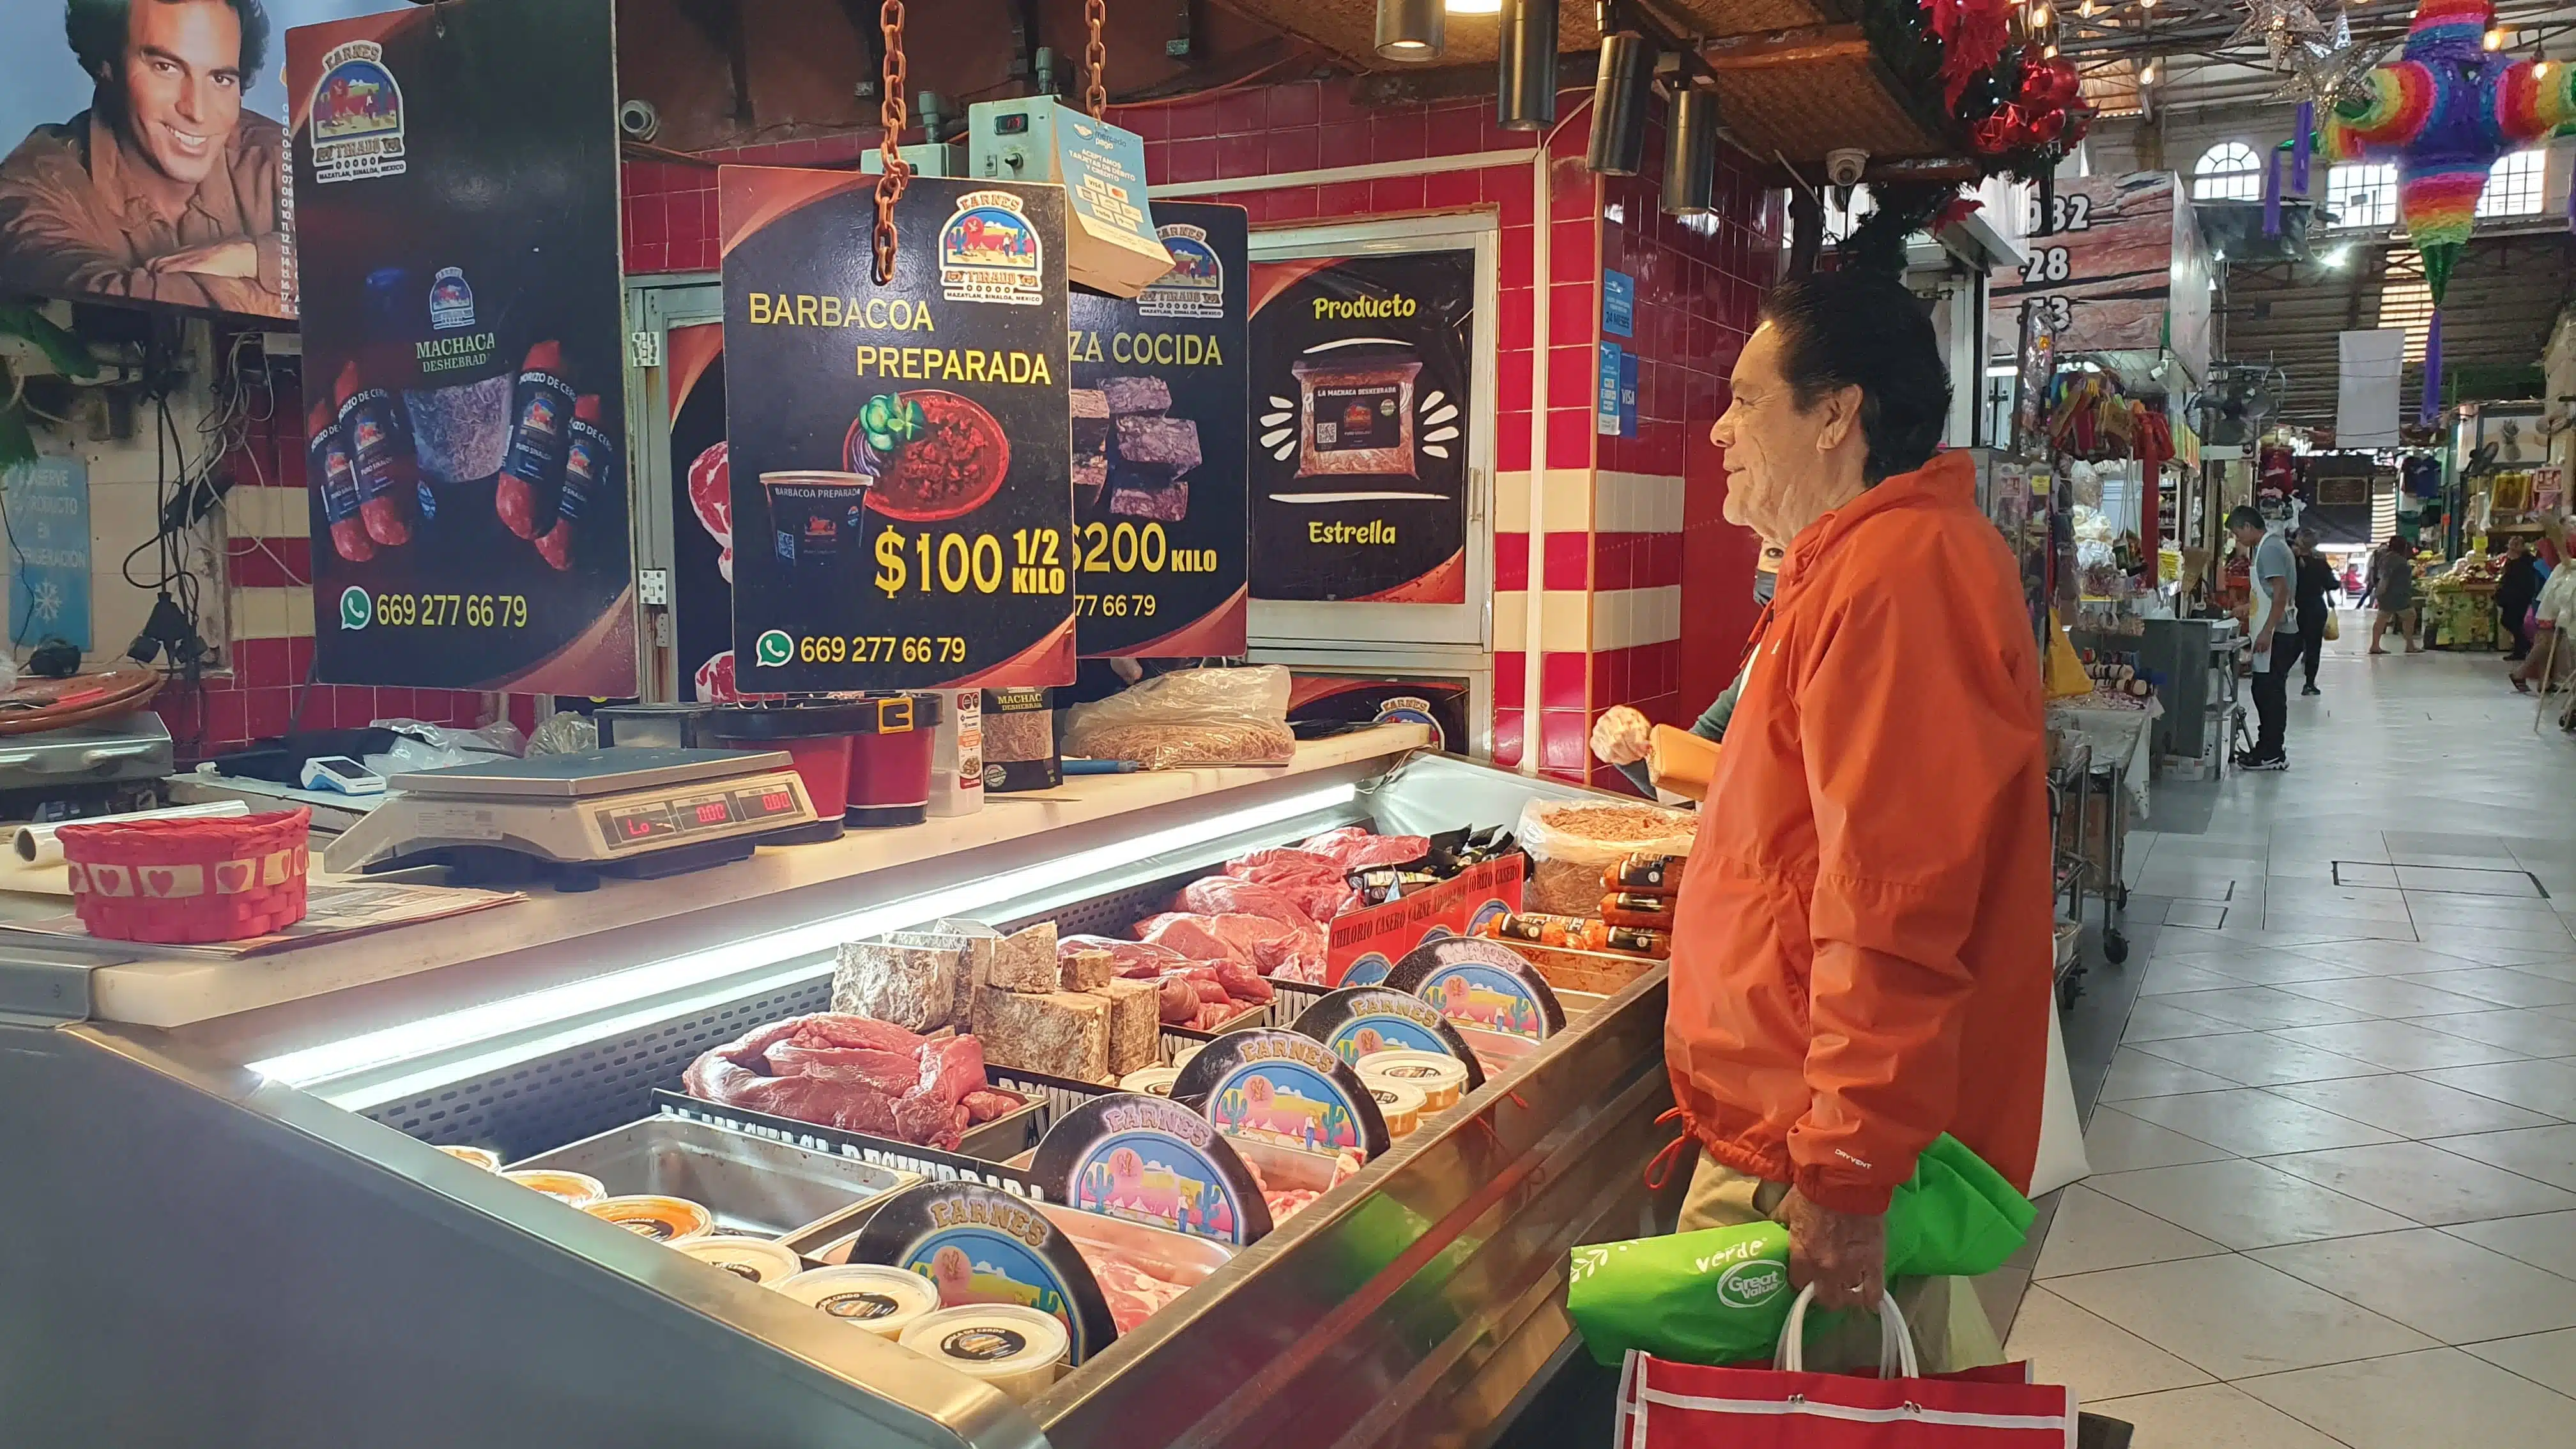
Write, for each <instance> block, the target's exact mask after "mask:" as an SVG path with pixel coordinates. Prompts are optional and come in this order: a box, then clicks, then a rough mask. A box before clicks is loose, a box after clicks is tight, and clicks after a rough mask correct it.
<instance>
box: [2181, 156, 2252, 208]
mask: <svg viewBox="0 0 2576 1449" xmlns="http://www.w3.org/2000/svg"><path fill="white" fill-rule="evenodd" d="M2262 197H2263V165H2262V162H2260V161H2259V160H2257V159H2256V158H2255V155H2254V148H2253V147H2251V146H2248V145H2246V144H2245V143H2244V142H2242V141H2221V142H2219V143H2218V144H2217V145H2215V146H2212V147H2210V148H2209V149H2208V150H2206V151H2203V152H2201V153H2200V160H2199V161H2197V162H2195V163H2194V164H2193V166H2192V168H2191V199H2192V200H2194V201H2259V200H2261V199H2262Z"/></svg>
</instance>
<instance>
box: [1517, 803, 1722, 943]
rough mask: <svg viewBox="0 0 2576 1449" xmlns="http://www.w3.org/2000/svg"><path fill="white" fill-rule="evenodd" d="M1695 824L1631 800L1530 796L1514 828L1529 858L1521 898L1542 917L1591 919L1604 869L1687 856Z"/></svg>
mask: <svg viewBox="0 0 2576 1449" xmlns="http://www.w3.org/2000/svg"><path fill="white" fill-rule="evenodd" d="M1697 829H1698V820H1697V819H1696V817H1694V816H1692V815H1690V814H1689V813H1687V812H1685V811H1680V810H1667V809H1664V808H1663V807H1662V806H1660V805H1647V804H1643V803H1640V802H1637V801H1633V800H1631V801H1617V800H1608V801H1597V800H1532V801H1530V802H1529V803H1528V804H1526V805H1524V806H1522V807H1521V821H1520V828H1519V831H1518V832H1517V833H1518V835H1519V837H1520V843H1521V849H1522V850H1523V851H1524V852H1526V853H1527V854H1528V856H1529V859H1530V877H1529V886H1528V888H1527V889H1526V890H1525V891H1524V893H1523V897H1522V899H1523V901H1524V902H1525V903H1526V904H1527V906H1528V907H1529V909H1531V910H1533V911H1536V912H1539V913H1541V914H1544V915H1551V916H1597V915H1599V914H1601V898H1602V897H1603V896H1605V895H1608V894H1609V893H1610V891H1609V887H1608V886H1605V885H1603V884H1602V881H1601V874H1602V872H1603V871H1606V870H1608V869H1609V868H1610V867H1612V866H1614V865H1617V864H1618V863H1619V862H1621V861H1623V860H1625V859H1627V858H1628V857H1629V856H1631V855H1688V854H1690V848H1691V841H1692V839H1693V838H1694V837H1693V832H1694V831H1695V830H1697Z"/></svg>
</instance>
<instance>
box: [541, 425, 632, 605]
mask: <svg viewBox="0 0 2576 1449" xmlns="http://www.w3.org/2000/svg"><path fill="white" fill-rule="evenodd" d="M602 416H604V414H603V413H602V411H601V409H600V405H599V399H598V398H597V397H596V396H594V395H592V394H589V393H584V394H582V396H581V399H580V400H579V401H578V402H575V403H574V404H573V408H572V440H571V442H570V443H568V444H567V445H566V446H565V449H564V473H563V489H562V491H561V492H558V493H557V494H556V495H555V525H554V527H552V528H550V529H548V530H547V531H546V532H545V533H543V534H541V535H539V536H538V538H537V552H538V553H539V554H540V555H542V556H543V557H544V558H545V561H546V562H547V563H549V564H552V565H553V566H554V567H555V568H556V569H557V570H558V571H561V570H567V569H570V568H571V567H572V529H573V523H574V521H575V520H577V519H579V518H580V517H581V510H582V507H583V505H585V504H587V503H588V502H589V501H590V499H591V496H592V495H593V494H605V493H609V492H613V491H614V490H616V489H618V488H619V487H621V486H623V485H622V483H621V481H620V480H619V478H618V476H617V443H616V440H615V439H612V438H611V437H609V436H608V434H607V433H606V432H605V431H603V430H602V429H601V428H600V426H599V422H600V419H601V417H602Z"/></svg>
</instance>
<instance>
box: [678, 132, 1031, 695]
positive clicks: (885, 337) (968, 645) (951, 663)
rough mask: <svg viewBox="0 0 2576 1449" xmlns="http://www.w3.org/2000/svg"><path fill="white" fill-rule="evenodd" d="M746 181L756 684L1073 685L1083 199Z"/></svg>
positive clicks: (748, 591)
mask: <svg viewBox="0 0 2576 1449" xmlns="http://www.w3.org/2000/svg"><path fill="white" fill-rule="evenodd" d="M875 186H876V183H875V180H874V178H872V177H868V176H863V175H852V174H850V173H847V172H834V171H799V170H788V169H781V168H769V167H727V168H725V169H724V170H723V171H722V172H721V173H720V175H719V178H718V182H717V208H718V218H719V221H720V224H721V226H722V229H723V231H724V233H725V237H726V246H725V260H724V292H725V302H724V308H725V310H724V351H725V371H726V377H725V414H726V427H725V434H726V437H727V438H728V440H729V448H728V452H729V462H728V472H729V473H730V475H731V477H730V485H731V491H732V495H733V507H732V520H731V522H732V545H733V585H734V597H733V619H734V628H733V634H734V678H735V681H736V683H737V684H738V685H739V686H740V688H741V689H742V690H743V691H744V692H745V693H773V692H779V691H807V690H853V689H936V688H952V687H957V686H961V685H967V684H978V685H987V686H995V687H999V686H1004V685H1025V686H1040V685H1056V684H1069V683H1071V682H1072V680H1073V674H1074V635H1073V609H1074V594H1073V582H1072V580H1073V563H1074V560H1073V539H1072V533H1073V500H1072V487H1071V484H1070V482H1069V481H1068V480H1069V477H1070V469H1069V463H1068V458H1069V452H1070V439H1071V425H1070V422H1069V420H1068V416H1067V411H1066V409H1067V403H1066V394H1067V357H1066V304H1065V275H1064V236H1065V231H1064V226H1065V221H1064V192H1063V191H1062V190H1061V189H1060V188H1057V187H1053V186H1037V185H1023V184H1012V183H999V182H976V181H963V180H953V179H941V178H928V177H915V178H913V180H912V184H911V185H910V187H909V188H908V189H907V190H906V191H905V192H904V195H903V200H902V201H901V203H900V204H898V206H897V207H896V224H897V228H898V236H899V244H898V248H897V256H896V262H895V271H894V278H893V281H892V282H891V283H890V284H889V285H886V286H882V287H880V286H878V285H877V284H876V279H875V276H874V270H873V259H872V255H871V250H870V246H869V239H870V236H871V233H872V231H873V228H874V225H875V221H876V199H875Z"/></svg>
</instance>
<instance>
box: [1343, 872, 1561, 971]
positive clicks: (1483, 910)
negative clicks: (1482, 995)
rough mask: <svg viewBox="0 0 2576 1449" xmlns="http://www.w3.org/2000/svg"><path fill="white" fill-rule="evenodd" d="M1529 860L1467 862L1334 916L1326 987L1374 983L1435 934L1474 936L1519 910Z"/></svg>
mask: <svg viewBox="0 0 2576 1449" xmlns="http://www.w3.org/2000/svg"><path fill="white" fill-rule="evenodd" d="M1527 870H1528V862H1527V861H1526V860H1525V859H1524V858H1523V857H1522V856H1520V855H1519V854H1517V853H1515V854H1512V855H1507V856H1504V857H1502V858H1501V859H1499V860H1489V861H1486V862H1485V863H1484V864H1482V865H1473V866H1469V867H1468V868H1467V869H1465V870H1463V871H1461V872H1459V873H1458V875H1457V876H1456V877H1455V878H1453V879H1450V880H1444V881H1442V882H1440V883H1439V884H1438V885H1435V886H1432V887H1430V888H1429V889H1427V890H1422V891H1417V892H1415V893H1414V894H1412V895H1409V896H1399V897H1397V898H1396V899H1394V900H1391V901H1388V902H1387V903H1386V904H1385V905H1382V906H1368V907H1365V908H1363V909H1360V910H1356V911H1345V912H1343V913H1342V914H1341V915H1338V916H1335V917H1334V918H1333V925H1332V944H1331V947H1330V948H1329V949H1328V950H1327V952H1326V954H1325V957H1324V984H1326V985H1327V986H1337V987H1338V986H1374V985H1376V984H1377V983H1378V982H1380V981H1383V980H1385V979H1386V974H1387V973H1388V972H1389V971H1392V970H1394V969H1395V963H1396V962H1397V961H1399V960H1402V959H1403V957H1404V953H1405V952H1407V951H1410V950H1412V949H1413V948H1414V947H1416V946H1419V945H1421V944H1422V943H1423V942H1424V941H1425V940H1427V939H1429V938H1431V937H1433V936H1472V935H1474V934H1475V933H1476V928H1477V927H1478V926H1481V925H1483V924H1484V923H1485V922H1487V921H1489V920H1492V919H1493V918H1494V917H1496V916H1503V915H1517V914H1519V912H1520V908H1521V878H1522V877H1523V875H1525V874H1526V873H1527Z"/></svg>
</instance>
